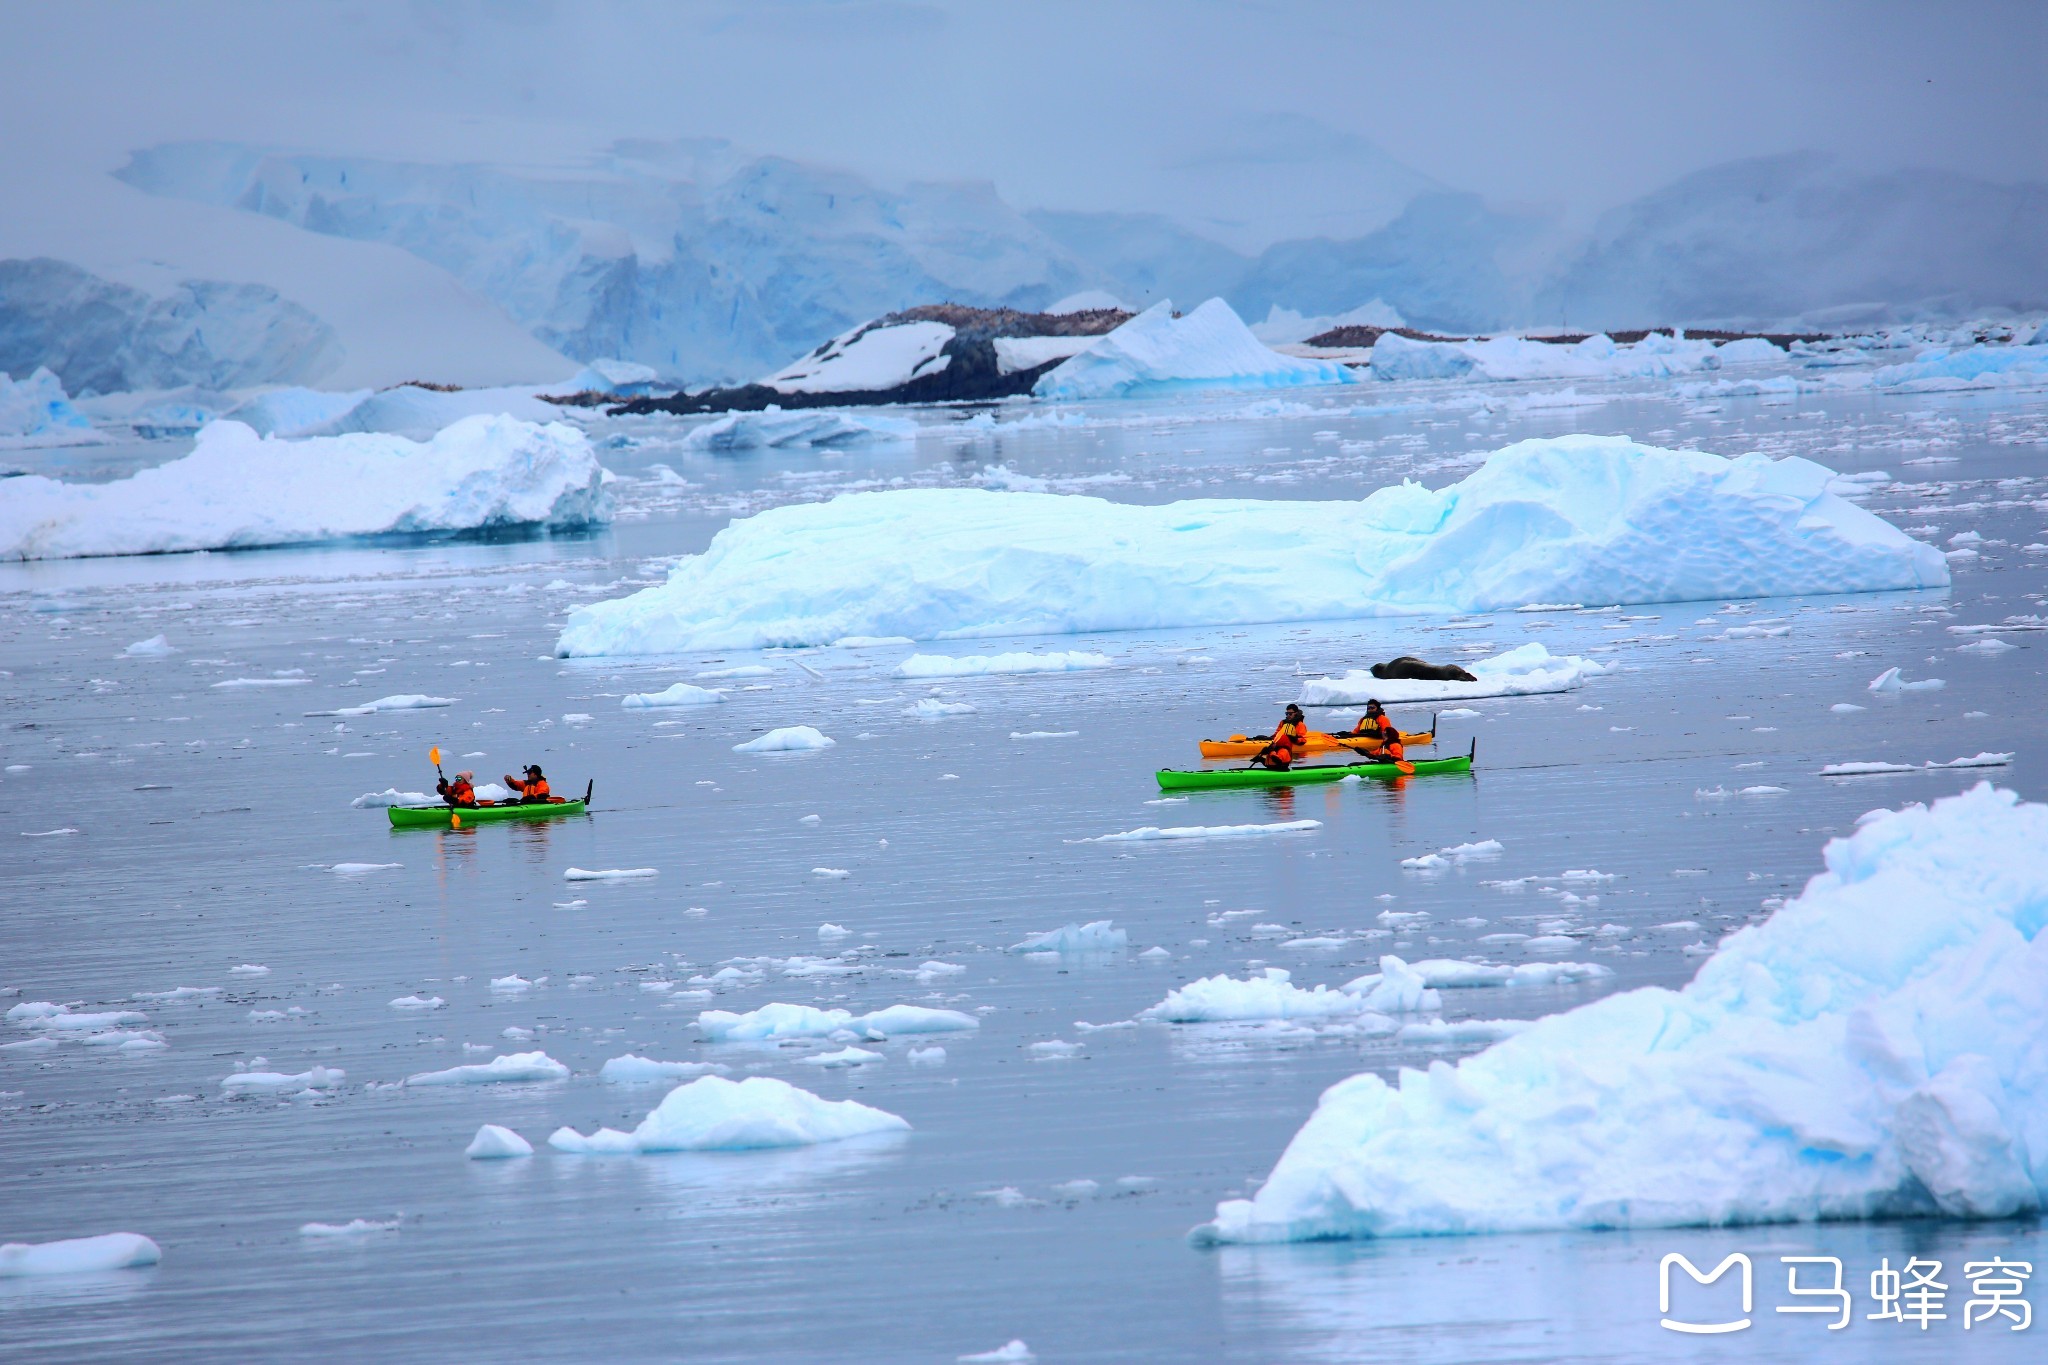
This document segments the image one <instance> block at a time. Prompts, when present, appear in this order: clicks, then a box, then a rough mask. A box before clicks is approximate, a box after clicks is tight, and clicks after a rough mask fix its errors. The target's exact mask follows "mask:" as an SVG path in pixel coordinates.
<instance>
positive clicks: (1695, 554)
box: [556, 436, 1949, 695]
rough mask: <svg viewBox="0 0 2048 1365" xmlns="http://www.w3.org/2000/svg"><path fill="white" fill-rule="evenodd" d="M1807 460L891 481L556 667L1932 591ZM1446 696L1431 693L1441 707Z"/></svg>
mask: <svg viewBox="0 0 2048 1365" xmlns="http://www.w3.org/2000/svg"><path fill="white" fill-rule="evenodd" d="M1833 477H1834V475H1833V472H1832V471H1830V470H1827V469H1825V468H1823V467H1821V466H1820V465H1817V464H1813V463H1811V462H1810V461H1806V460H1802V459H1796V458H1793V459H1785V460H1777V461H1774V460H1771V459H1769V458H1767V457H1765V456H1763V455H1755V454H1752V455H1744V456H1741V457H1739V458H1735V459H1725V458H1723V457H1721V456H1718V455H1711V454H1706V453H1704V452H1700V451H1681V450H1661V449H1657V448H1655V447H1651V446H1644V445H1639V444H1637V443H1635V442H1633V441H1630V440H1628V439H1626V438H1623V437H1618V436H1565V437H1557V438H1553V439H1548V440H1533V441H1523V442H1520V443H1519V444H1516V445H1512V446H1509V447H1507V448H1506V449H1503V450H1499V451H1496V452H1494V453H1493V454H1492V455H1491V456H1489V457H1488V458H1487V460H1486V463H1485V464H1484V465H1483V466H1482V467H1481V468H1480V469H1478V470H1477V471H1475V472H1474V473H1472V474H1470V475H1468V476H1467V477H1466V478H1465V479H1463V480H1462V481H1460V482H1458V483H1455V484H1452V485H1450V486H1449V487H1447V488H1444V489H1442V490H1440V491H1432V490H1430V489H1427V488H1424V487H1422V486H1421V485H1420V484H1416V483H1404V484H1400V485H1397V486H1392V487H1387V488H1382V489H1380V490H1378V491H1377V492H1375V493H1373V494H1372V495H1371V496H1369V497H1367V498H1365V499H1364V500H1363V501H1359V502H1287V501H1255V500H1249V499H1209V500H1200V501H1191V502H1178V503H1168V504H1165V505H1158V506H1151V505H1139V504H1129V503H1111V502H1105V501H1102V500H1100V499H1096V498H1087V497H1078V496H1063V495H1055V494H1047V493H993V492H987V491H983V490H979V489H958V488H954V489H946V488H928V489H896V490H890V491H886V492H872V493H855V494H850V495H847V496H845V497H840V498H835V499H833V500H832V501H830V502H822V503H804V504H797V505H791V506H786V507H778V508H774V509H772V510H770V511H766V512H762V513H760V514H758V515H756V516H752V517H747V518H744V519H742V520H740V521H737V522H735V523H733V524H732V525H731V526H728V527H727V528H726V529H725V530H723V531H720V532H719V533H718V535H717V536H716V537H714V538H713V540H712V543H711V546H710V548H709V549H708V550H707V551H706V552H705V553H704V554H702V555H696V556H693V557H691V558H689V559H686V560H684V561H683V562H682V563H680V564H679V565H677V566H676V568H675V569H674V570H673V571H672V572H671V574H670V576H669V579H668V581H667V582H666V583H665V584H662V585H660V586H657V587H652V588H647V589H645V590H643V591H641V592H638V593H635V594H633V595H632V596H629V597H625V598H620V599H618V600H616V601H611V602H600V603H595V604H593V605H590V606H587V607H583V608H580V609H579V610H577V611H576V612H575V613H573V614H572V615H571V617H570V619H569V622H568V624H567V627H566V628H565V629H564V631H563V632H562V635H561V638H560V640H559V641H558V642H557V645H556V651H557V652H558V653H560V654H563V655H606V654H660V653H675V652H682V651H687V650H696V649H752V648H761V647H765V646H770V645H806V644H823V643H826V642H828V641H832V640H837V639H841V638H843V637H846V636H849V635H907V636H911V637H914V638H916V639H923V640H933V639H962V638H969V637H975V636H993V635H1003V636H1014V635H1057V634H1069V633H1077V632H1088V631H1108V630H1145V629H1159V628H1167V627H1179V626H1220V625H1241V624H1251V623H1264V622H1284V621H1309V620H1339V619H1353V618H1358V617H1369V616H1396V615H1414V614H1429V613H1451V612H1484V611H1494V610H1500V609H1505V608H1510V607H1516V606H1520V605H1522V604H1524V603H1527V602H1531V601H1543V602H1565V601H1579V602H1587V603H1598V604H1609V603H1642V602H1671V601H1689V600H1699V599H1703V598H1718V599H1721V600H1727V599H1730V598H1741V597H1767V596H1793V595H1798V594H1802V593H1815V592H1865V591H1877V590H1886V589H1899V588H1921V587H1940V586H1945V585H1946V584H1947V583H1948V582H1949V570H1948V565H1947V562H1946V561H1945V560H1943V558H1942V557H1941V554H1940V552H1939V551H1938V550H1936V549H1935V548H1933V547H1932V546H1929V545H1924V544H1922V543H1920V542H1919V541H1917V540H1914V539H1913V538H1912V537H1910V536H1907V535H1906V534H1904V533H1903V532H1901V531H1900V530H1898V528H1896V527H1894V526H1892V525H1890V524H1889V523H1887V522H1884V521H1882V520H1880V519H1879V518H1877V517H1876V516H1874V515H1873V514H1871V513H1870V512H1868V511H1866V510H1864V509H1863V508H1861V507H1858V506H1856V505H1855V504H1854V503H1851V502H1849V501H1847V500H1845V499H1843V498H1841V497H1840V496H1838V495H1837V494H1835V493H1833V492H1831V491H1829V483H1830V481H1831V480H1832V479H1833ZM1431 695H1436V694H1431Z"/></svg>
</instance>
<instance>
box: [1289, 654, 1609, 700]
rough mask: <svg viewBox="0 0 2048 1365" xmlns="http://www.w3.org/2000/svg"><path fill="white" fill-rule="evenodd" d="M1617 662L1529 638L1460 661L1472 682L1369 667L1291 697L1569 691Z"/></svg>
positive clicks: (1318, 681)
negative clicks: (1396, 674)
mask: <svg viewBox="0 0 2048 1365" xmlns="http://www.w3.org/2000/svg"><path fill="white" fill-rule="evenodd" d="M1617 667H1619V665H1616V664H1603V663H1600V662H1599V661H1597V660H1594V659H1587V658H1583V657H1581V656H1579V655H1577V654H1565V655H1557V654H1552V653H1551V652H1550V651H1549V650H1548V649H1546V648H1544V646H1543V645H1541V644H1538V643H1536V642H1534V641H1531V642H1530V643H1529V644H1526V645H1520V646H1518V647H1516V648H1514V649H1510V650H1508V651H1506V652H1505V653H1501V654H1496V655H1494V656H1493V657H1492V658H1490V659H1481V660H1479V661H1478V662H1477V663H1471V664H1467V665H1465V671H1466V672H1467V673H1470V674H1471V675H1472V676H1473V677H1475V678H1477V679H1478V681H1477V682H1459V681H1457V680H1455V679H1453V680H1448V681H1438V680H1436V679H1432V678H1375V677H1374V676H1373V675H1372V671H1371V670H1370V669H1365V668H1354V669H1352V670H1351V671H1349V672H1348V673H1345V674H1344V675H1343V676H1342V677H1336V678H1310V679H1309V680H1308V681H1306V682H1304V683H1303V684H1302V685H1301V693H1300V695H1299V696H1297V697H1296V698H1295V700H1296V701H1298V702H1300V703H1301V704H1302V705H1303V706H1363V705H1364V704H1365V703H1366V702H1368V701H1380V702H1389V703H1391V702H1424V701H1467V700H1472V699H1476V698H1479V697H1527V696H1536V695H1539V694H1541V693H1546V692H1570V691H1572V690H1574V689H1575V688H1578V687H1581V686H1583V685H1584V684H1585V682H1586V680H1587V679H1588V678H1597V677H1599V676H1600V675H1601V674H1602V673H1609V672H1612V671H1613V670H1614V669H1615V668H1617Z"/></svg>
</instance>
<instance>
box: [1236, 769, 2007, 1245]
mask: <svg viewBox="0 0 2048 1365" xmlns="http://www.w3.org/2000/svg"><path fill="white" fill-rule="evenodd" d="M2044 847H2048V806H2041V805H2029V804H2023V803H2021V802H2020V801H2019V800H2018V799H2017V798H2016V797H2015V796H2014V795H2013V794H2011V793H2009V792H2000V791H1995V790H1993V789H1992V788H1991V787H1990V786H1989V785H1988V784H1980V785H1979V786H1977V787H1976V788H1974V789H1972V790H1971V791H1969V792H1966V793H1964V794H1963V795H1961V796H1956V797H1951V798H1949V799H1947V800H1943V801H1938V802H1936V803H1935V804H1934V805H1933V806H1932V807H1927V806H1920V805H1913V806H1908V807H1907V808H1905V809H1904V810H1900V811H1877V812H1872V813H1871V814H1870V815H1867V816H1865V817H1864V819H1863V821H1862V822H1861V823H1860V828H1859V829H1858V830H1857V832H1856V833H1855V834H1854V835H1851V836H1849V837H1847V838H1842V839H1835V840H1832V841H1831V842H1830V843H1829V844H1828V845H1827V848H1826V851H1825V855H1824V856H1825V861H1826V865H1827V870H1826V871H1825V872H1823V873H1822V874H1821V875H1819V876H1817V877H1815V878H1814V879H1813V880H1812V881H1811V882H1809V883H1808V885H1807V887H1806V890H1805V891H1804V892H1803V893H1802V894H1801V895H1800V896H1798V897H1797V898H1796V899H1794V900H1792V901H1790V902H1788V903H1786V904H1785V905H1784V906H1783V907H1781V908H1780V909H1778V910H1777V911H1776V912H1775V913H1774V914H1773V915H1772V917H1771V918H1770V919H1769V920H1767V921H1765V922H1764V923H1763V924H1761V925H1757V926H1754V927H1750V928H1745V929H1742V930H1739V931H1737V932H1736V933H1734V934H1733V935H1731V936H1729V937H1728V938H1727V939H1725V940H1723V941H1722V943H1721V945H1720V946H1719V948H1718V949H1709V950H1707V951H1708V952H1709V953H1710V954H1711V956H1710V957H1709V958H1708V960H1707V961H1706V962H1705V963H1704V964H1703V965H1702V966H1701V968H1700V970H1699V973H1698V975H1697V976H1696V977H1695V978H1694V979H1693V981H1692V983H1691V984H1690V985H1688V986H1686V987H1685V988H1683V989H1682V990H1677V991H1673V990H1666V989H1663V988H1658V987H1647V988H1643V989H1640V990H1634V991H1629V992H1626V993H1624V994H1621V995H1614V996H1609V997H1607V998H1605V999H1603V1000H1599V1001H1596V1002H1594V1003H1592V1004H1588V1005H1584V1006H1581V1007H1579V1008H1577V1009H1574V1010H1570V1011H1567V1012H1565V1013H1563V1014H1556V1015H1552V1016H1550V1017H1548V1018H1545V1019H1542V1020H1539V1021H1537V1022H1536V1023H1535V1024H1534V1025H1533V1026H1531V1027H1530V1028H1529V1029H1527V1030H1526V1031H1524V1032H1522V1033H1521V1034H1519V1035H1518V1036H1516V1037H1513V1038H1510V1039H1508V1040H1506V1041H1504V1042H1501V1043H1498V1044H1496V1045H1494V1046H1493V1047H1492V1048H1490V1049H1488V1050H1487V1051H1485V1052H1482V1053H1480V1054H1479V1055H1477V1056H1474V1057H1469V1058H1466V1059H1465V1060H1463V1061H1462V1062H1459V1063H1458V1064H1457V1065H1455V1066H1439V1067H1432V1068H1431V1069H1430V1070H1429V1071H1428V1072H1420V1071H1404V1072H1402V1073H1401V1075H1400V1076H1399V1078H1398V1080H1397V1081H1396V1083H1395V1084H1393V1085H1391V1086H1390V1085H1389V1084H1387V1083H1386V1082H1385V1081H1382V1080H1381V1079H1380V1078H1379V1077H1378V1076H1376V1075H1370V1074H1368V1075H1360V1076H1355V1077H1353V1078H1351V1079H1350V1080H1348V1081H1344V1082H1342V1083H1340V1084H1338V1085H1336V1086H1333V1087H1331V1088H1330V1089H1329V1090H1327V1091H1325V1092H1324V1093H1323V1096H1322V1100H1321V1103H1320V1104H1319V1106H1318V1108H1317V1110H1316V1112H1315V1114H1314V1115H1313V1116H1312V1117H1311V1118H1310V1119H1309V1121H1308V1122H1307V1123H1306V1124H1305V1125H1304V1126H1303V1128H1302V1130H1301V1131H1300V1132H1299V1133H1298V1134H1297V1135H1296V1136H1295V1138H1294V1140H1293V1142H1292V1143H1290V1144H1289V1146H1288V1148H1287V1151H1286V1152H1285V1153H1284V1154H1283V1155H1282V1157H1281V1158H1280V1161H1279V1163H1278V1164H1277V1165H1276V1166H1275V1168H1274V1170H1273V1173H1272V1175H1271V1177H1270V1178H1269V1179H1268V1180H1267V1181H1266V1182H1265V1183H1264V1184H1263V1185H1262V1186H1261V1187H1260V1189H1259V1192H1258V1194H1257V1195H1256V1196H1255V1197H1254V1198H1252V1199H1249V1200H1230V1201H1226V1202H1225V1203H1223V1204H1221V1205H1219V1206H1218V1208H1217V1215H1216V1219H1215V1221H1214V1222H1213V1223H1211V1224H1208V1225H1207V1226H1206V1227H1204V1228H1202V1229H1198V1231H1197V1235H1198V1237H1200V1238H1202V1239H1205V1240H1215V1241H1227V1242H1259V1241H1289V1240H1306V1239H1317V1238H1332V1237H1366V1236H1398V1235H1416V1234H1430V1233H1470V1232H1488V1231H1528V1230H1539V1229H1559V1228H1628V1227H1672V1226H1688V1225H1714V1226H1720V1225H1725V1224H1733V1223H1755V1222H1782V1221H1801V1222H1806V1221H1816V1220H1821V1219H1843V1218H1896V1217H1909V1216H1927V1215H1946V1216H1948V1217H1952V1218H2004V1217H2011V1216H2015V1215H2026V1214H2032V1213H2034V1212H2036V1211H2037V1210H2039V1209H2040V1208H2041V1206H2042V1204H2043V1202H2044V1196H2048V1167H2044V1166H2043V1164H2042V1159H2041V1156H2040V1154H2041V1153H2042V1152H2048V1103H2044V1102H2043V1101H2044V1093H2048V1091H2044V1087H2048V1078H2044V1074H2043V1072H2042V1070H2041V1067H2040V1065H2039V1059H2040V1058H2041V1057H2043V1056H2044V1055H2048V1016H2044V1015H2043V1013H2042V1012H2041V1010H2040V1009H2039V1008H2038V1002H2039V1001H2040V1000H2041V999H2042V998H2043V996H2044V992H2048V937H2044V936H2043V933H2042V931H2043V929H2044V928H2048V917H2044V912H2043V907H2044V906H2048V860H2044V859H2043V858H2042V857H2041V856H2040V854H2039V852H2038V850H2040V849H2042V848H2044Z"/></svg>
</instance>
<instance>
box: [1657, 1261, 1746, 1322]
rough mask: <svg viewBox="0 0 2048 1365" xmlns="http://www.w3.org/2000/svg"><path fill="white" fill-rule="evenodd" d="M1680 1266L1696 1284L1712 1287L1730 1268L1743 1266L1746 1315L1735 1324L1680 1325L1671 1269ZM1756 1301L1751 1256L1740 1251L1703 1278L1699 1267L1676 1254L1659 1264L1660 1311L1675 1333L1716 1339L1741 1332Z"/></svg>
mask: <svg viewBox="0 0 2048 1365" xmlns="http://www.w3.org/2000/svg"><path fill="white" fill-rule="evenodd" d="M1674 1265H1681V1266H1684V1267H1685V1273H1686V1274H1688V1275H1690V1276H1692V1279H1693V1283H1694V1284H1712V1283H1713V1282H1714V1281H1716V1280H1718V1279H1720V1278H1721V1276H1723V1275H1724V1274H1726V1273H1727V1272H1728V1267H1729V1266H1731V1265H1740V1266H1741V1267H1742V1312H1743V1316H1742V1317H1741V1318H1739V1319H1737V1320H1736V1321H1734V1322H1678V1321H1675V1320H1673V1319H1672V1318H1671V1316H1670V1313H1671V1267H1672V1266H1674ZM1754 1299H1755V1271H1754V1270H1753V1269H1752V1268H1751V1266H1750V1264H1749V1257H1747V1256H1745V1255H1743V1254H1742V1253H1741V1252H1739V1251H1738V1252H1735V1253H1733V1254H1731V1255H1730V1256H1729V1257H1728V1258H1727V1259H1726V1260H1724V1261H1722V1262H1721V1264H1719V1265H1717V1266H1715V1267H1714V1269H1713V1273H1711V1274H1707V1275H1702V1274H1701V1273H1700V1268H1699V1267H1698V1266H1696V1265H1694V1264H1693V1263H1692V1262H1691V1261H1688V1260H1687V1259H1686V1258H1685V1257H1684V1256H1681V1255H1680V1254H1679V1253H1677V1252H1675V1251H1674V1252H1672V1253H1671V1254H1669V1255H1668V1256H1666V1257H1665V1258H1664V1259H1663V1260H1662V1261H1659V1262H1658V1263H1657V1309H1658V1311H1659V1312H1661V1313H1663V1314H1665V1317H1664V1319H1663V1325H1664V1326H1665V1327H1668V1328H1669V1329H1671V1330H1672V1331H1674V1332H1691V1333H1693V1334H1694V1335H1696V1336H1713V1335H1716V1334H1718V1333H1721V1332H1740V1331H1741V1330H1742V1329H1743V1328H1745V1327H1747V1326H1749V1310H1750V1305H1751V1304H1752V1303H1753V1302H1754Z"/></svg>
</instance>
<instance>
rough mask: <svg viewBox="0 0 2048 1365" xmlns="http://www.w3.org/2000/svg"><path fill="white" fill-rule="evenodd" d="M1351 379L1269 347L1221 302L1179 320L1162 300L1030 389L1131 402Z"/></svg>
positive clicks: (1337, 369) (1337, 368) (1327, 365)
mask: <svg viewBox="0 0 2048 1365" xmlns="http://www.w3.org/2000/svg"><path fill="white" fill-rule="evenodd" d="M1356 382H1358V381H1357V377H1356V376H1355V375H1353V374H1352V373H1351V371H1350V370H1349V369H1347V368H1346V367H1344V366H1342V365H1338V364H1335V363H1333V362H1331V361H1327V360H1303V359H1300V358H1298V357H1296V356H1287V355H1281V354H1280V353H1279V352H1278V351H1275V350H1272V349H1270V348H1269V347H1267V346H1266V344H1265V343H1264V342H1262V341H1260V340H1259V339H1258V338H1257V337H1255V336H1253V335H1252V333H1251V329H1250V328H1248V327H1246V326H1245V325H1244V320H1243V319H1242V318H1240V317H1238V315H1237V314H1236V313H1235V312H1233V311H1232V310H1231V307H1230V305H1229V304H1227V303H1225V302H1224V301H1223V300H1222V299H1210V300H1209V301H1208V302H1207V303H1205V304H1203V305H1202V306H1201V307H1200V308H1197V309H1195V311H1194V312H1192V313H1189V314H1188V315H1187V316H1186V317H1178V318H1177V317H1175V316H1174V315H1173V304H1172V303H1171V302H1169V301H1166V300H1161V301H1160V302H1158V303H1156V304H1154V305H1152V306H1151V307H1150V308H1147V309H1146V310H1145V311H1144V312H1142V313H1140V314H1138V316H1136V317H1134V318H1132V319H1131V320H1130V321H1129V322H1126V323H1125V324H1124V325H1123V326H1121V327H1119V328H1117V329H1116V330H1115V331H1113V332H1111V333H1109V334H1108V335H1107V336H1105V337H1103V338H1101V339H1100V340H1098V341H1097V342H1096V343H1095V344H1094V345H1092V346H1090V347H1089V348H1088V349H1087V350H1085V351H1082V352H1080V353H1079V354H1078V355H1075V356H1072V357H1070V358H1068V359H1067V360H1065V361H1062V362H1061V363H1060V364H1059V366H1058V367H1057V368H1054V369H1051V370H1048V371H1047V372H1046V373H1045V374H1043V375H1041V376H1039V379H1038V382H1037V384H1035V385H1033V386H1032V390H1031V391H1032V393H1034V394H1036V395H1037V396H1038V397H1040V398H1056V399H1074V398H1131V397H1138V396H1142V395H1147V394H1161V393H1177V392H1184V391H1187V390H1191V389H1287V388H1300V387H1303V386H1306V385H1312V384H1352V383H1356Z"/></svg>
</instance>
